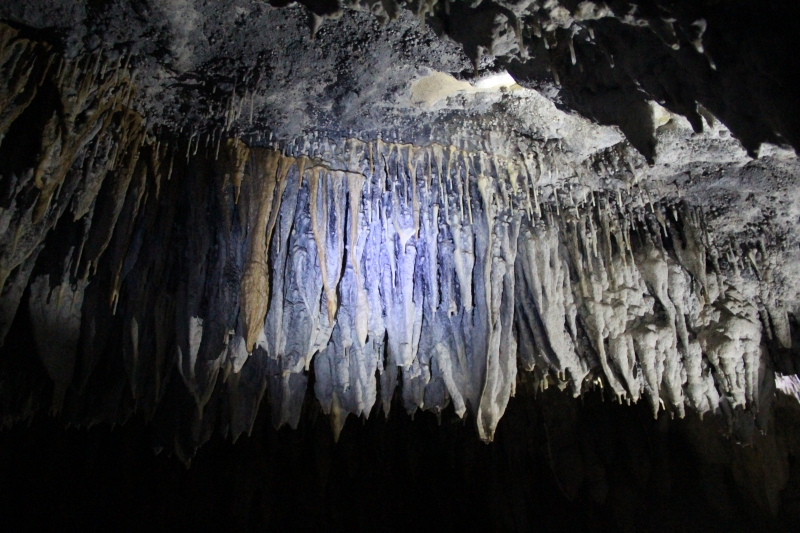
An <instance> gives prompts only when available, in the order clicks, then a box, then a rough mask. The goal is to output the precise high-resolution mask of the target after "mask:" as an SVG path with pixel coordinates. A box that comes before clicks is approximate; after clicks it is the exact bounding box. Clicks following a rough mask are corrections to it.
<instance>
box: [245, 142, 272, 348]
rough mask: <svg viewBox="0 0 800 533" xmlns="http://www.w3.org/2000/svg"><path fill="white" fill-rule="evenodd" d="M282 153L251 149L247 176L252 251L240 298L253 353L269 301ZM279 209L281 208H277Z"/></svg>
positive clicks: (247, 335)
mask: <svg viewBox="0 0 800 533" xmlns="http://www.w3.org/2000/svg"><path fill="white" fill-rule="evenodd" d="M281 159H282V156H281V154H280V152H277V151H275V150H270V149H266V150H264V149H262V150H252V151H251V157H250V173H249V174H247V175H245V177H246V179H247V180H248V185H249V189H250V198H249V202H250V204H249V206H248V233H249V235H248V238H249V242H250V245H249V251H248V255H247V261H246V263H245V268H244V273H243V274H242V281H241V287H240V292H239V294H240V299H241V308H242V316H243V322H244V333H245V343H246V346H247V351H248V352H252V351H253V349H254V348H255V345H256V342H257V341H258V337H259V336H260V335H261V331H262V330H263V328H264V318H265V317H266V315H267V304H268V302H269V236H268V234H267V233H268V228H267V224H268V222H269V220H270V215H271V214H272V211H273V209H274V208H275V207H276V203H277V204H279V203H280V199H277V200H276V198H275V191H276V189H278V188H279V181H278V180H279V179H280V178H279V175H278V167H279V165H280V164H281ZM278 207H279V205H278Z"/></svg>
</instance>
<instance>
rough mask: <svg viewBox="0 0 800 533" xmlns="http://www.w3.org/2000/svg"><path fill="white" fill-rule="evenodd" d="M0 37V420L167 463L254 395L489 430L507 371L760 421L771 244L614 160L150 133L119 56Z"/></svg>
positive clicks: (255, 403) (485, 434) (501, 404)
mask: <svg viewBox="0 0 800 533" xmlns="http://www.w3.org/2000/svg"><path fill="white" fill-rule="evenodd" d="M2 28H3V29H2V31H3V33H2V38H3V40H2V49H0V50H2V55H1V56H0V57H2V62H1V63H0V69H2V70H3V72H4V76H3V78H2V80H3V84H4V86H3V87H2V88H1V89H0V90H2V91H3V92H2V94H3V95H4V96H3V99H2V100H0V102H2V103H3V108H2V110H0V113H2V115H0V116H2V117H4V118H3V124H4V126H5V128H6V130H5V131H3V132H2V133H0V135H2V136H3V137H2V138H3V144H2V145H0V158H2V162H3V169H4V172H3V185H2V187H3V195H4V196H3V200H2V202H3V203H2V205H3V207H2V211H0V213H1V214H2V220H3V224H4V231H3V232H2V247H0V261H2V262H1V263H0V265H2V270H0V272H2V273H3V278H4V280H5V283H4V286H3V293H2V320H3V321H2V325H3V333H4V334H5V335H6V337H7V341H8V346H7V348H5V349H4V351H6V353H8V354H9V356H8V357H5V358H4V361H3V364H4V369H3V384H4V386H3V389H2V392H3V395H2V396H3V398H2V401H3V405H4V409H3V413H4V420H5V421H6V423H10V422H12V421H14V420H18V419H20V418H24V417H27V416H30V414H31V413H32V412H34V411H36V410H37V409H41V408H50V409H52V410H53V411H56V412H62V416H63V417H64V418H65V419H66V420H69V421H71V422H73V423H77V424H87V425H91V424H94V423H97V422H110V423H115V422H118V421H123V420H125V419H127V418H129V417H130V416H131V415H132V414H133V413H135V412H139V413H142V414H143V415H144V417H145V419H147V420H154V422H155V426H156V427H157V428H158V433H159V437H158V442H159V444H160V445H161V446H164V447H166V448H167V449H169V450H170V451H174V452H175V453H177V454H178V456H179V457H181V458H182V459H184V460H188V459H189V458H191V457H192V456H193V455H194V453H195V452H196V450H197V447H198V446H199V445H200V444H202V443H203V442H205V441H206V440H208V439H209V438H210V436H211V434H212V433H213V432H214V431H215V430H220V431H221V432H222V433H223V434H224V435H230V436H232V437H233V439H236V437H238V436H239V435H240V434H241V433H243V432H249V431H251V429H252V427H253V423H254V420H255V418H256V415H257V412H258V408H259V405H260V404H261V403H262V397H263V396H264V395H265V394H268V396H269V405H270V408H271V409H272V420H273V423H274V424H275V425H276V426H280V425H283V424H289V425H291V426H296V425H297V424H298V422H299V419H300V416H301V408H302V406H303V400H304V397H305V394H306V389H307V387H309V386H310V385H311V384H313V389H314V393H315V395H316V398H317V399H318V401H319V402H320V404H321V406H322V410H323V412H324V413H325V414H329V415H330V420H331V423H332V426H333V429H334V435H336V436H338V434H339V432H340V431H341V430H342V427H343V425H344V423H345V420H346V418H347V416H348V414H355V415H356V416H364V417H367V416H369V415H370V413H372V412H373V411H374V408H375V407H376V405H378V403H380V404H382V407H383V410H384V412H385V413H386V414H387V415H388V412H389V409H390V406H391V405H392V397H393V395H394V394H395V392H396V391H395V389H396V388H397V387H398V384H399V385H400V390H399V392H398V393H397V394H398V395H399V396H400V397H401V398H402V405H403V407H404V408H405V410H406V411H408V412H409V413H412V414H413V413H414V411H416V410H417V409H426V410H432V411H434V412H437V413H440V412H441V411H442V410H444V409H445V408H447V407H448V405H449V404H451V403H452V404H453V407H454V410H455V412H456V414H457V415H458V416H459V417H463V416H465V414H466V413H467V412H469V413H470V415H471V416H472V417H474V419H475V423H476V427H477V432H478V435H479V436H480V437H481V438H482V439H484V440H491V439H492V438H493V435H494V432H495V429H496V427H497V423H498V421H499V419H500V417H501V416H502V414H503V412H504V410H505V408H506V405H507V403H508V401H509V398H510V397H511V396H513V394H514V391H515V387H516V383H517V372H518V368H519V369H522V370H523V371H525V372H532V376H533V378H532V379H533V380H534V383H535V388H541V389H544V388H547V387H548V386H549V385H556V386H558V387H559V388H562V389H565V388H569V390H570V392H571V393H572V395H573V396H578V395H581V394H582V393H583V392H585V391H586V390H587V389H588V388H590V387H594V386H595V385H597V386H600V387H603V388H604V389H605V390H607V391H608V393H609V394H610V395H611V397H612V398H615V399H616V400H618V401H620V402H621V401H622V400H623V399H624V400H626V401H628V402H630V401H631V400H633V401H634V402H637V401H638V400H640V399H644V400H645V401H646V402H647V403H648V404H649V406H650V408H651V410H652V412H653V413H654V414H656V415H657V413H658V412H659V410H660V409H662V408H663V409H666V410H667V411H668V412H669V413H670V414H672V415H675V414H677V415H678V416H683V415H684V414H685V412H686V410H687V409H689V410H693V411H696V412H698V413H700V414H703V413H708V412H710V413H714V414H722V415H724V417H725V419H726V421H727V422H726V423H727V426H728V430H729V431H732V432H736V433H737V434H738V435H739V436H740V437H742V438H746V437H747V436H748V435H749V434H751V433H752V431H753V429H754V428H755V427H759V428H761V429H765V428H766V423H767V415H768V413H769V404H770V401H771V398H772V394H773V389H774V377H773V365H774V362H773V360H774V359H777V358H779V357H781V356H785V354H786V353H787V352H789V353H791V352H790V350H791V348H792V346H793V342H792V338H791V331H790V326H789V316H788V315H787V311H786V309H785V307H784V302H783V300H782V298H781V295H780V294H776V292H775V290H774V284H773V283H772V281H773V279H774V278H778V277H780V275H781V273H780V268H779V267H778V265H779V261H777V260H776V257H777V256H776V254H777V253H778V250H777V249H776V248H775V246H777V245H779V244H780V243H778V242H777V241H776V240H775V239H759V238H754V239H750V240H743V241H736V240H726V239H718V238H716V237H715V235H714V232H713V231H709V228H708V224H707V223H706V214H705V212H704V210H703V209H702V208H701V207H700V206H694V205H692V203H691V201H690V200H688V199H683V198H679V196H680V190H678V191H675V190H674V186H670V187H666V186H663V187H662V188H660V189H659V188H657V187H656V186H654V185H647V186H646V185H645V184H643V183H640V182H639V173H638V172H636V171H635V169H634V167H635V165H634V163H637V162H638V159H637V158H640V156H638V155H637V154H635V153H634V152H630V151H626V150H624V149H622V150H621V149H619V148H617V147H614V148H611V149H609V150H606V151H602V152H599V153H596V154H594V155H592V156H591V157H588V158H587V159H585V160H583V161H581V162H580V164H579V166H575V165H574V164H573V165H564V161H565V160H564V153H563V151H562V150H561V148H560V145H559V143H557V142H555V143H554V142H547V141H544V142H536V141H534V142H533V144H532V145H531V146H530V147H529V150H528V151H526V152H525V155H522V154H520V153H519V152H502V153H495V152H493V151H492V146H490V145H485V146H480V145H478V146H476V145H475V143H474V142H472V143H471V144H470V143H468V142H466V141H467V140H466V139H465V140H463V141H464V142H462V140H454V141H453V143H454V144H438V143H435V142H434V143H430V144H417V145H414V144H412V143H402V142H401V141H400V140H394V141H392V142H389V141H383V140H382V139H381V138H380V137H378V138H377V139H372V140H370V139H363V140H359V139H357V138H347V137H340V138H328V137H326V136H324V135H317V134H313V135H310V136H307V137H304V138H302V139H298V140H296V141H294V142H291V143H281V144H276V143H273V144H271V145H269V146H252V147H251V146H248V145H247V144H245V143H244V142H243V141H241V140H238V139H237V138H235V137H225V136H224V135H223V131H224V130H223V131H215V132H214V133H213V134H209V135H205V136H202V135H199V134H197V132H196V131H195V132H193V133H191V134H189V135H181V132H179V131H178V132H171V131H170V130H168V129H165V128H158V129H148V128H147V127H146V123H145V122H146V121H145V120H144V118H143V117H142V116H141V115H140V114H139V113H137V112H136V111H133V110H131V108H130V103H131V99H132V98H133V97H134V92H135V87H134V83H133V81H132V80H131V78H132V76H131V75H130V74H129V73H128V70H127V65H126V63H125V62H124V61H123V60H122V59H121V58H119V59H117V60H116V61H110V60H108V59H106V58H105V57H104V56H103V55H102V54H99V53H98V54H94V55H87V56H81V57H80V58H78V59H77V60H74V61H65V60H63V59H62V58H60V57H58V55H57V54H55V53H53V52H50V51H49V50H48V49H47V47H46V45H44V44H41V43H40V42H38V41H35V40H31V39H29V38H27V37H26V36H25V35H23V34H20V33H19V32H18V30H15V29H13V28H10V27H8V26H2ZM243 112H244V111H243V106H242V105H241V103H240V104H239V105H238V106H233V105H231V106H230V109H229V110H228V115H227V117H228V118H227V120H230V121H233V120H235V119H238V118H239V117H240V116H241V114H242V113H243ZM223 137H225V138H223ZM456 145H458V146H456ZM566 168H569V174H568V175H567V176H564V175H563V174H564V173H565V172H567V171H566V170H565V169H566ZM559 173H561V175H560V174H559ZM620 175H624V176H625V178H624V179H622V180H619V179H617V180H616V181H614V180H612V177H615V176H616V177H618V176H620ZM565 178H569V179H565ZM608 183H613V184H614V185H613V186H611V187H609V186H608ZM600 184H606V185H605V186H601V185H600ZM666 189H672V190H666ZM753 231H754V232H755V234H758V233H762V234H768V233H769V232H770V231H771V229H770V228H769V227H766V226H765V227H760V228H751V234H750V235H752V234H753V233H752V232H753ZM9 331H11V332H12V333H11V334H9ZM32 347H33V348H35V350H32ZM34 353H36V354H37V359H38V361H35V360H33V357H32V356H33V354H34ZM790 359H791V358H790Z"/></svg>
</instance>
